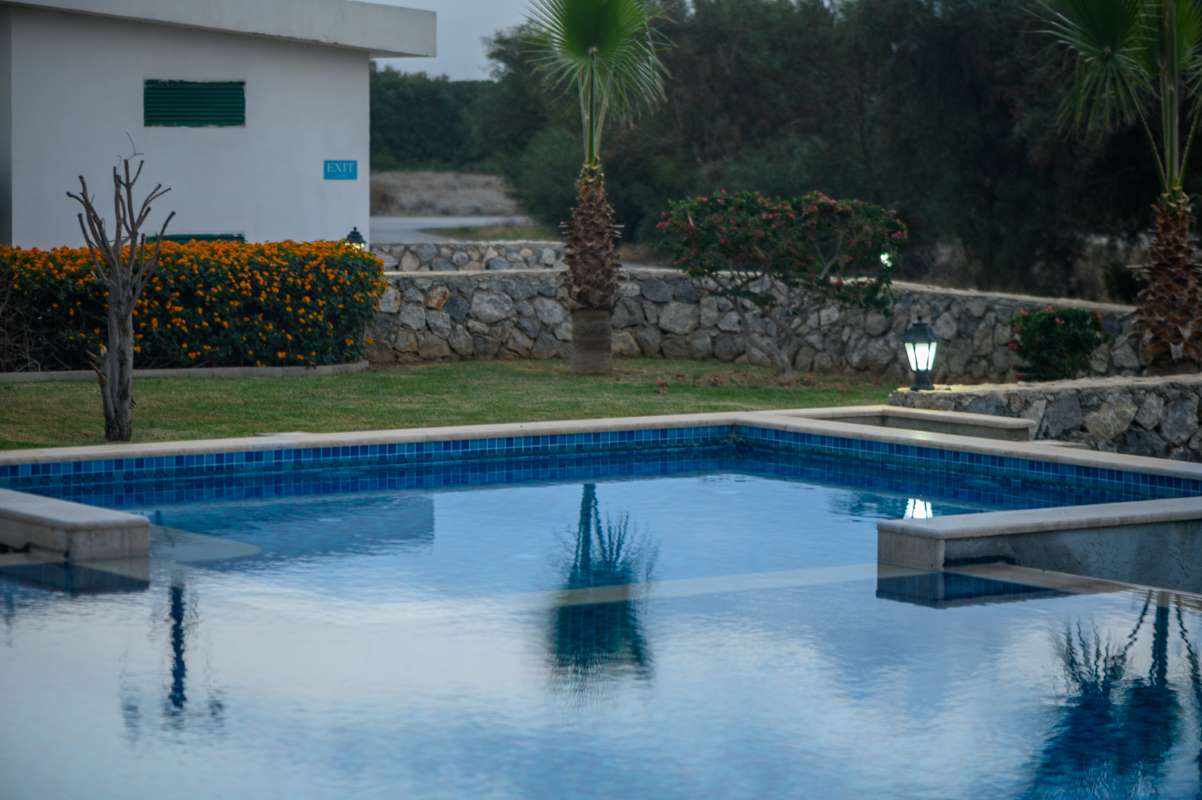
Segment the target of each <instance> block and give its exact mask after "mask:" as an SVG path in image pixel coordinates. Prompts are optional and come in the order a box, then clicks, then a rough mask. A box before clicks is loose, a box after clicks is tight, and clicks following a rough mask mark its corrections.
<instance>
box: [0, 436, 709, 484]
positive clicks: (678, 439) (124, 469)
mask: <svg viewBox="0 0 1202 800" xmlns="http://www.w3.org/2000/svg"><path fill="white" fill-rule="evenodd" d="M731 439H732V429H731V426H729V425H703V426H693V427H681V428H654V429H644V430H625V431H590V432H585V433H563V434H547V435H534V436H503V437H494V438H487V439H451V440H444V441H433V442H397V443H390V444H370V445H348V446H341V447H290V448H277V449H269V450H247V451H240V452H230V453H200V454H194V455H175V456H155V457H141V458H119V459H100V460H77V461H62V462H46V463H38V464H13V465H3V466H0V487H5V488H11V489H18V490H20V489H25V488H30V489H34V488H38V487H47V486H54V485H60V484H68V483H70V484H104V483H122V482H128V481H146V480H152V481H163V480H179V479H185V478H195V477H205V476H216V475H237V474H243V473H252V472H253V473H257V472H263V471H268V472H284V471H290V470H297V469H322V468H337V467H358V466H372V465H407V464H433V463H440V462H446V461H468V460H477V459H515V458H527V457H531V456H549V455H551V456H558V455H573V454H584V453H605V452H610V451H629V452H638V451H643V450H656V451H663V450H670V449H673V448H694V447H707V446H714V445H723V444H730V442H731Z"/></svg>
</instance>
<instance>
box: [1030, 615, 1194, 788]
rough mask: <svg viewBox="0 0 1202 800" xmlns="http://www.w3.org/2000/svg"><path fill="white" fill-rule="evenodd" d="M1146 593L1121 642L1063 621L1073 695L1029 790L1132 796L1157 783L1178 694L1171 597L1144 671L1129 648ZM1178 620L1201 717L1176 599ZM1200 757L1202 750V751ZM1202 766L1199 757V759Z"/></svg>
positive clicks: (1172, 739) (1177, 712)
mask: <svg viewBox="0 0 1202 800" xmlns="http://www.w3.org/2000/svg"><path fill="white" fill-rule="evenodd" d="M1152 601H1153V594H1152V592H1149V593H1148V596H1147V598H1146V599H1145V601H1144V605H1143V608H1142V610H1141V611H1140V614H1139V616H1138V618H1137V619H1136V622H1135V626H1134V627H1133V628H1132V630H1131V632H1130V634H1128V636H1127V638H1126V641H1125V642H1123V644H1122V646H1116V645H1114V644H1112V643H1110V642H1109V641H1103V640H1102V638H1101V636H1100V635H1099V634H1098V633H1097V632H1096V631H1095V632H1094V633H1093V634H1092V635H1090V634H1086V633H1085V632H1084V631H1083V630H1082V628H1081V626H1080V625H1078V626H1077V629H1076V631H1075V633H1074V631H1073V630H1072V628H1071V627H1070V628H1066V630H1065V632H1064V637H1063V639H1062V642H1061V659H1062V661H1063V666H1064V673H1065V677H1066V678H1067V680H1068V684H1069V689H1070V695H1069V697H1068V698H1067V702H1065V703H1064V706H1063V707H1064V712H1063V716H1062V717H1061V719H1060V721H1059V722H1058V723H1057V725H1056V728H1055V731H1054V733H1053V735H1052V737H1051V738H1050V739H1049V740H1048V742H1047V744H1046V746H1045V747H1044V752H1043V755H1042V757H1041V759H1040V762H1039V766H1038V769H1037V773H1036V779H1035V783H1034V785H1033V786H1032V787H1031V789H1030V790H1029V791H1028V792H1027V795H1026V796H1027V797H1030V798H1037V797H1045V796H1046V797H1066V796H1073V797H1076V796H1088V797H1094V796H1096V797H1129V796H1142V795H1143V794H1146V793H1147V792H1148V790H1150V789H1151V790H1153V791H1155V788H1156V787H1158V786H1159V785H1160V784H1161V781H1162V780H1163V778H1164V775H1165V772H1166V762H1167V761H1168V759H1169V756H1170V755H1171V753H1172V751H1173V749H1174V747H1175V746H1176V745H1177V734H1178V731H1179V729H1180V727H1181V710H1182V709H1181V702H1180V699H1179V698H1178V696H1177V690H1176V688H1174V686H1173V684H1172V683H1171V682H1170V680H1169V639H1170V634H1171V630H1170V621H1171V611H1172V609H1171V607H1170V598H1169V597H1168V596H1167V595H1161V596H1160V597H1159V598H1157V603H1156V608H1155V611H1154V612H1153V615H1152V616H1153V619H1152V626H1151V627H1152V643H1151V664H1150V667H1149V669H1148V673H1147V675H1133V674H1131V673H1130V671H1129V667H1130V657H1131V651H1132V649H1133V647H1134V646H1135V644H1136V641H1137V640H1138V638H1139V633H1140V630H1141V629H1142V628H1143V626H1144V623H1145V621H1146V620H1147V617H1148V611H1149V609H1150V608H1151V606H1152ZM1177 623H1178V625H1177V628H1178V633H1179V635H1180V636H1181V639H1182V641H1183V642H1184V643H1185V648H1186V654H1187V660H1188V662H1189V670H1188V671H1189V676H1190V683H1191V685H1192V689H1193V692H1192V695H1193V700H1194V702H1195V704H1196V713H1197V714H1198V715H1199V716H1200V718H1202V673H1200V671H1199V668H1198V659H1197V655H1196V650H1195V648H1194V646H1193V644H1192V643H1191V642H1190V639H1189V634H1188V631H1187V629H1186V627H1185V620H1184V616H1183V615H1182V610H1181V601H1180V599H1178V601H1177ZM1200 758H1202V754H1200ZM1199 768H1200V769H1202V760H1200V761H1199Z"/></svg>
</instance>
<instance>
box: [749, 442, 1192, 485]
mask: <svg viewBox="0 0 1202 800" xmlns="http://www.w3.org/2000/svg"><path fill="white" fill-rule="evenodd" d="M734 438H735V439H736V441H738V442H740V443H742V444H743V445H744V446H748V447H751V448H752V449H755V450H761V449H764V450H777V451H787V452H795V453H815V454H827V455H841V456H845V457H852V458H858V459H864V460H872V461H878V462H879V461H887V462H889V463H892V464H909V465H912V466H918V467H922V468H923V469H926V470H938V471H952V472H961V473H973V474H985V475H989V476H992V477H996V478H999V479H1000V478H1018V479H1027V480H1030V479H1034V480H1042V481H1048V482H1055V483H1072V484H1073V485H1077V486H1081V485H1091V484H1098V485H1102V486H1111V487H1116V488H1123V489H1129V490H1132V491H1133V492H1138V493H1145V494H1147V495H1148V496H1149V497H1194V496H1199V495H1202V480H1195V479H1190V478H1181V477H1175V476H1172V475H1154V474H1151V473H1145V472H1131V471H1126V470H1114V469H1104V468H1101V467H1085V466H1081V465H1078V464H1065V463H1062V462H1055V461H1041V460H1038V459H1028V458H1009V457H1005V456H995V455H989V454H987V453H970V452H966V451H961V450H944V449H942V448H937V447H919V446H916V445H908V444H896V443H893V442H879V441H875V440H872V439H851V438H846V437H842V436H828V435H824V434H816V433H806V432H802V431H785V430H778V429H774V428H761V427H757V426H754V425H735V426H734Z"/></svg>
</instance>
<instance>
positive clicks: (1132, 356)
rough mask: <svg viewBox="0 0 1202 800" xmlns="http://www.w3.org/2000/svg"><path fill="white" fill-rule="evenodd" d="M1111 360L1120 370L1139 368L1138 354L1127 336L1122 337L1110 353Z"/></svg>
mask: <svg viewBox="0 0 1202 800" xmlns="http://www.w3.org/2000/svg"><path fill="white" fill-rule="evenodd" d="M1110 358H1111V361H1113V362H1114V366H1115V367H1117V368H1118V369H1120V370H1137V369H1139V368H1140V360H1139V354H1138V353H1136V351H1135V347H1134V346H1133V345H1132V343H1131V338H1130V337H1128V336H1124V337H1122V339H1121V341H1120V342H1119V343H1118V344H1117V346H1116V347H1115V348H1114V350H1113V351H1112V354H1111V357H1110Z"/></svg>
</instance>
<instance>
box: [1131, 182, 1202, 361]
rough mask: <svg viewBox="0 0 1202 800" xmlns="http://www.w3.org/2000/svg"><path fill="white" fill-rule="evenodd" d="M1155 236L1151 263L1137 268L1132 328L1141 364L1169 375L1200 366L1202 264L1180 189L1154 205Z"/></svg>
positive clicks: (1189, 211)
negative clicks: (1140, 282) (1138, 276)
mask: <svg viewBox="0 0 1202 800" xmlns="http://www.w3.org/2000/svg"><path fill="white" fill-rule="evenodd" d="M1155 216H1156V235H1155V238H1154V239H1153V241H1152V249H1151V253H1150V255H1151V258H1150V259H1149V264H1148V265H1147V266H1146V267H1144V268H1143V269H1141V270H1140V272H1141V273H1142V277H1143V279H1144V282H1145V283H1144V287H1143V289H1141V290H1140V293H1139V308H1138V311H1137V313H1136V326H1137V329H1138V331H1139V334H1140V345H1141V347H1140V349H1141V355H1142V356H1143V359H1144V362H1145V363H1146V364H1147V365H1148V366H1149V367H1151V368H1153V369H1154V370H1158V371H1173V370H1178V369H1180V368H1181V367H1184V366H1188V365H1189V364H1190V363H1192V364H1193V365H1194V366H1195V367H1196V366H1197V365H1199V364H1202V265H1199V263H1198V261H1197V259H1196V258H1195V257H1194V248H1193V242H1192V237H1191V229H1192V227H1193V212H1192V209H1191V208H1190V199H1189V195H1187V194H1186V193H1185V192H1184V191H1182V190H1181V189H1180V188H1175V189H1171V190H1169V191H1167V192H1165V193H1164V194H1163V195H1161V197H1160V200H1159V201H1157V203H1156V206H1155Z"/></svg>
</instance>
